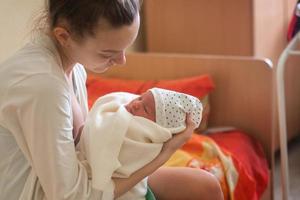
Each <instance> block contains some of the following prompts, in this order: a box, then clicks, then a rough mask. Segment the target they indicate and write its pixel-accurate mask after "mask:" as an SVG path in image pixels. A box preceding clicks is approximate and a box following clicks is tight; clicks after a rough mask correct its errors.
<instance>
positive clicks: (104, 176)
mask: <svg viewBox="0 0 300 200" xmlns="http://www.w3.org/2000/svg"><path fill="white" fill-rule="evenodd" d="M136 97H137V95H133V94H130V93H124V92H119V93H112V94H108V95H105V96H103V97H101V98H99V99H98V100H97V101H96V102H95V103H94V105H93V107H92V108H91V110H90V112H89V114H88V116H87V121H86V123H85V126H84V128H83V134H82V138H81V141H80V145H81V149H82V150H83V151H84V154H85V155H86V158H87V160H88V162H89V163H90V167H91V173H92V184H93V187H94V188H96V189H99V190H101V191H103V196H105V198H104V199H113V191H114V184H113V180H112V178H113V177H118V178H127V177H129V176H130V175H131V174H132V173H134V172H135V171H137V170H139V169H140V168H142V167H143V166H145V165H146V164H148V163H149V162H151V161H152V160H153V159H154V158H155V157H156V156H157V155H158V154H159V153H160V151H161V148H162V146H163V143H164V142H165V141H167V140H168V139H170V138H171V137H172V134H171V132H170V131H169V130H168V129H166V128H163V127H161V126H159V125H157V124H156V123H155V122H152V121H150V120H148V119H145V118H143V117H138V116H133V115H132V114H130V113H129V112H128V111H127V110H126V109H125V107H124V105H125V104H127V103H128V102H130V101H131V100H133V99H134V98H136ZM144 181H146V179H145V180H144ZM139 186H142V187H144V188H143V189H142V190H139V189H137V188H134V189H133V190H132V191H143V193H145V194H146V191H147V189H146V188H145V186H146V184H145V183H144V184H138V185H137V186H136V187H139ZM132 191H131V193H132ZM145 194H136V195H137V196H140V197H142V196H143V197H144V196H145ZM124 196H126V194H125V195H124ZM130 196H131V197H130V198H132V194H131V195H130ZM122 199H126V198H124V197H122ZM127 199H129V198H127Z"/></svg>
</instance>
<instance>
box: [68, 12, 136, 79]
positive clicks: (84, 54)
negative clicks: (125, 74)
mask: <svg viewBox="0 0 300 200" xmlns="http://www.w3.org/2000/svg"><path fill="white" fill-rule="evenodd" d="M139 25H140V18H139V15H137V16H136V18H135V20H134V22H133V23H132V24H131V25H129V26H122V27H120V28H112V27H111V26H110V25H109V24H108V23H107V22H106V21H102V22H101V23H99V28H98V29H96V30H95V36H93V37H92V36H89V37H87V38H84V39H83V40H82V41H80V42H78V41H76V40H72V39H71V42H70V43H69V44H70V45H69V47H68V48H67V49H66V51H67V52H66V53H67V57H68V59H69V60H70V61H71V63H80V64H82V65H83V66H84V67H85V68H86V69H87V70H89V71H92V72H95V73H102V72H105V71H106V70H107V69H108V68H109V67H111V66H113V65H116V64H118V65H122V64H125V62H126V58H125V50H126V49H127V48H128V47H129V46H130V45H131V44H132V43H133V42H134V40H135V39H136V37H137V34H138V30H139Z"/></svg>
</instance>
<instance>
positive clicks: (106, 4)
mask: <svg viewBox="0 0 300 200" xmlns="http://www.w3.org/2000/svg"><path fill="white" fill-rule="evenodd" d="M47 2H48V3H47V19H48V20H47V23H48V26H49V28H50V29H52V28H54V27H55V26H56V25H57V23H58V22H59V20H66V22H67V23H68V25H69V28H70V31H71V32H72V34H75V36H76V37H79V38H82V37H83V36H85V35H86V34H89V35H93V34H94V30H95V28H96V26H97V24H98V23H99V21H100V20H101V19H105V20H107V21H108V22H109V23H110V25H111V26H112V27H114V28H118V27H121V26H123V25H130V24H132V22H133V21H134V19H135V16H136V15H137V14H138V12H139V9H140V4H141V1H140V0H47Z"/></svg>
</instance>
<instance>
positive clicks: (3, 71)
mask: <svg viewBox="0 0 300 200" xmlns="http://www.w3.org/2000/svg"><path fill="white" fill-rule="evenodd" d="M47 81H49V82H51V83H52V85H55V84H60V85H61V86H63V87H64V86H65V83H64V82H65V78H64V73H63V69H62V67H61V66H60V61H59V59H58V58H57V55H56V53H55V52H51V51H50V50H48V49H46V48H45V47H43V46H42V45H39V44H36V43H33V42H29V43H27V44H26V45H25V46H24V47H23V48H21V49H20V50H18V51H17V52H16V53H15V54H14V55H13V56H11V57H10V58H8V59H7V60H6V61H4V62H3V63H2V64H0V93H1V90H2V91H3V90H5V89H8V88H9V87H12V86H13V85H18V84H20V83H25V82H26V83H27V84H32V85H33V86H34V87H33V88H37V86H39V85H40V86H42V85H43V83H46V82H47ZM54 82H55V83H54ZM46 85H47V84H46ZM1 86H2V87H1Z"/></svg>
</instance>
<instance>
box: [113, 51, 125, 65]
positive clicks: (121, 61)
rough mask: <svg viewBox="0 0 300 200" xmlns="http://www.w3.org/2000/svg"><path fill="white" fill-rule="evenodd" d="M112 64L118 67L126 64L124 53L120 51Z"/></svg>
mask: <svg viewBox="0 0 300 200" xmlns="http://www.w3.org/2000/svg"><path fill="white" fill-rule="evenodd" d="M114 63H116V64H118V65H124V64H125V63H126V56H125V51H122V52H121V53H120V54H119V55H118V56H117V57H116V58H114Z"/></svg>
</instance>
